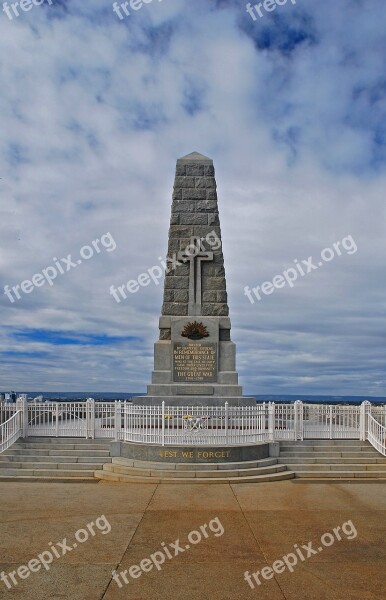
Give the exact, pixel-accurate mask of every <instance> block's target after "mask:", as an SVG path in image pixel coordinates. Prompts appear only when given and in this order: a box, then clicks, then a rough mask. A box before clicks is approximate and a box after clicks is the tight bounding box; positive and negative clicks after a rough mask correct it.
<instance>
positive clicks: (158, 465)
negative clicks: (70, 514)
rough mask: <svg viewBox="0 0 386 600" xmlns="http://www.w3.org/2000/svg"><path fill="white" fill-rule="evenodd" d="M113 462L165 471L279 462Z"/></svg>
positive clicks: (267, 460)
mask: <svg viewBox="0 0 386 600" xmlns="http://www.w3.org/2000/svg"><path fill="white" fill-rule="evenodd" d="M112 463H113V464H115V465H121V466H124V467H135V468H138V469H152V470H155V469H159V470H163V471H180V470H182V471H197V470H200V471H205V470H208V471H215V470H220V471H221V470H224V469H225V470H229V469H231V470H232V469H235V470H237V469H247V468H256V469H257V468H259V467H270V466H272V465H276V464H277V458H263V459H261V460H250V461H241V462H233V463H166V462H149V461H141V460H131V459H127V458H123V457H115V458H113V459H112Z"/></svg>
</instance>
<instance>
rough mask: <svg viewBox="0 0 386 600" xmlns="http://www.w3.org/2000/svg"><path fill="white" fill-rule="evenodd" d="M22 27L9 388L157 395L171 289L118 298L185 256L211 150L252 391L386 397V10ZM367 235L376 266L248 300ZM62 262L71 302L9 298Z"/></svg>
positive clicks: (40, 295) (3, 96)
mask: <svg viewBox="0 0 386 600" xmlns="http://www.w3.org/2000/svg"><path fill="white" fill-rule="evenodd" d="M0 8H1V6H0ZM8 12H9V11H8ZM19 12H20V15H19V16H18V17H16V15H15V14H14V13H13V12H10V15H11V17H12V20H11V19H10V18H9V17H8V16H7V14H6V12H3V11H0V57H1V58H0V86H1V87H0V89H1V92H0V131H1V136H0V177H1V179H0V240H1V254H0V289H1V294H0V311H1V321H0V389H1V390H3V391H8V390H9V389H10V388H12V389H17V390H18V391H23V390H36V391H59V390H62V391H64V390H68V391H85V392H86V391H87V392H89V391H117V392H144V391H145V389H146V384H147V383H149V381H150V373H151V370H152V359H153V343H154V341H155V340H156V338H157V336H158V317H159V314H160V308H161V303H162V285H158V286H156V285H151V286H148V287H146V288H141V289H140V290H139V291H138V292H137V293H136V294H131V295H130V297H128V298H127V300H125V301H122V302H121V303H119V304H118V303H117V302H116V301H115V300H114V298H113V297H112V296H111V295H110V293H109V289H110V286H111V285H115V286H119V285H122V284H123V283H125V282H127V281H128V280H130V279H136V278H137V277H138V275H139V274H140V273H141V272H143V271H146V270H147V269H149V268H151V267H152V266H153V265H157V264H158V263H159V259H158V257H160V256H164V255H165V253H166V248H167V231H168V226H169V218H170V204H171V193H172V186H173V179H174V171H175V161H176V159H177V158H178V157H180V156H183V155H185V154H188V153H190V152H192V151H199V152H201V153H203V154H205V155H207V156H209V157H211V158H213V160H214V164H215V168H216V176H217V184H218V194H219V209H220V217H221V226H222V236H223V249H224V255H225V263H226V274H227V286H228V292H229V304H230V311H231V318H232V325H233V328H232V331H233V339H234V341H236V342H237V345H238V368H239V372H240V376H241V383H242V384H243V386H244V392H245V393H255V394H264V393H270V394H340V395H343V394H348V395H369V396H371V395H373V396H384V395H386V394H385V379H386V378H385V358H386V357H385V333H384V332H385V297H386V294H385V292H386V290H385V287H386V286H385V268H384V265H385V258H386V236H385V224H386V214H385V213H386V201H385V190H386V67H385V56H386V38H385V22H386V5H385V2H384V0H371V1H370V2H369V1H368V0H339V1H336V0H323V2H321V1H320V0H297V2H296V3H295V4H294V3H292V2H291V1H290V0H288V3H287V4H286V5H283V6H277V7H276V9H275V10H274V11H272V12H270V13H268V12H265V13H263V17H259V16H256V14H255V17H256V20H253V19H252V17H251V16H250V15H249V14H248V13H247V12H246V7H245V2H243V1H240V0H233V1H232V0H194V2H193V0H163V1H162V2H161V1H159V0H153V1H152V2H148V3H147V4H144V5H143V7H142V8H140V9H139V10H136V11H133V10H131V9H130V15H129V16H127V17H126V16H125V18H124V19H119V16H118V15H117V14H116V13H114V12H113V7H112V3H111V2H110V0H87V1H85V0H53V4H52V5H50V4H49V2H48V0H45V1H44V3H43V4H42V5H41V6H31V10H29V11H28V12H23V11H21V10H20V9H19ZM121 14H122V13H121ZM123 14H124V13H123ZM104 234H110V235H109V236H106V235H105V237H104V238H103V239H104V241H105V242H106V243H105V246H103V245H101V244H100V251H99V252H97V251H96V250H95V249H94V250H95V251H94V255H93V256H92V257H91V258H87V259H83V260H82V263H81V264H78V263H77V260H78V259H79V257H80V250H81V249H82V248H83V247H84V246H90V247H91V249H92V241H93V240H96V239H101V238H102V236H103V235H104ZM347 236H352V239H353V240H355V244H356V247H357V251H356V252H355V253H351V254H349V253H348V252H346V251H344V250H343V251H342V253H341V256H338V255H336V256H335V257H334V258H333V259H332V260H330V262H328V263H327V262H326V263H324V264H323V266H322V267H318V269H316V270H313V271H312V272H311V273H309V274H307V275H305V276H304V277H300V276H299V278H298V280H297V281H296V282H295V284H294V287H292V288H290V287H289V286H288V285H287V286H286V287H284V288H282V289H275V291H274V293H272V294H270V295H262V299H261V300H260V301H259V300H257V299H255V300H256V301H255V302H254V304H252V303H251V302H250V301H249V300H248V298H247V297H246V296H245V294H244V288H245V286H249V287H250V288H253V287H256V286H259V285H260V286H261V284H262V283H264V282H265V281H272V280H273V278H274V277H275V276H277V275H280V274H282V273H283V271H284V270H286V269H288V268H290V267H294V260H295V259H297V260H298V261H299V263H300V264H301V261H302V260H307V259H308V257H310V256H313V260H315V261H316V264H317V263H318V261H319V262H320V256H321V252H322V250H323V249H325V248H333V244H334V243H336V242H338V241H341V240H343V239H344V238H346V237H347ZM108 240H110V241H111V240H113V241H114V244H112V243H111V244H110V245H109V244H108V243H107V242H108ZM114 246H116V248H115V249H114V250H113V249H112V248H113V247H114ZM87 252H89V251H87V250H85V251H83V254H86V255H87ZM69 254H71V260H72V262H73V263H74V264H75V265H76V266H73V267H71V266H70V265H69V263H68V262H67V263H66V262H65V261H62V259H64V258H67V257H68V255H69ZM55 262H58V263H59V264H60V265H61V266H62V270H63V271H64V272H63V274H61V273H59V274H58V276H57V278H56V279H55V281H54V282H53V285H52V286H50V285H48V283H47V282H45V283H44V284H43V285H42V282H41V279H39V278H37V279H36V278H35V280H36V281H37V283H38V284H40V285H35V286H34V287H33V288H31V287H28V285H27V284H25V286H24V288H25V289H26V290H27V292H28V293H27V292H23V291H19V295H20V299H17V298H15V294H14V292H12V293H9V294H10V297H9V296H8V295H6V294H3V290H4V289H5V286H9V288H10V289H12V287H14V286H17V285H20V284H21V283H22V282H23V281H26V280H31V278H32V277H33V276H34V275H36V274H39V273H42V272H43V269H47V268H48V267H51V268H52V266H54V265H55ZM67 268H69V270H68V271H67ZM9 288H8V289H9Z"/></svg>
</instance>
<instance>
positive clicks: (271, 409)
mask: <svg viewBox="0 0 386 600" xmlns="http://www.w3.org/2000/svg"><path fill="white" fill-rule="evenodd" d="M268 439H269V440H270V441H271V442H273V441H274V439H275V403H274V402H268Z"/></svg>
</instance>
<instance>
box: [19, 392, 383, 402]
mask: <svg viewBox="0 0 386 600" xmlns="http://www.w3.org/2000/svg"><path fill="white" fill-rule="evenodd" d="M20 393H23V392H20ZM24 393H26V394H27V395H28V397H29V398H35V397H36V396H43V400H44V401H46V402H47V401H55V400H56V401H61V402H71V401H72V402H74V401H75V400H85V399H86V398H94V400H100V401H101V400H104V401H105V402H114V400H131V398H133V397H138V396H145V395H146V394H136V393H131V392H130V393H126V394H120V393H114V392H24ZM251 396H252V397H253V398H256V402H282V403H290V402H295V400H302V401H303V402H309V403H315V404H361V403H362V402H363V401H364V400H369V401H370V402H372V403H373V404H386V397H380V396H378V397H375V396H311V395H306V396H304V395H301V394H299V395H297V396H296V395H293V394H292V395H285V394H282V395H275V394H272V395H269V394H262V395H255V394H251V395H250V396H249V397H251Z"/></svg>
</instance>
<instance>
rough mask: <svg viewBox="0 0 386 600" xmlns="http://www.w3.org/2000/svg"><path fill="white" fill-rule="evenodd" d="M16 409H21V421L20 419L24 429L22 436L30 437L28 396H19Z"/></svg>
mask: <svg viewBox="0 0 386 600" xmlns="http://www.w3.org/2000/svg"><path fill="white" fill-rule="evenodd" d="M16 410H17V411H18V410H21V421H20V425H21V427H20V428H21V430H22V437H23V438H27V437H28V402H27V398H18V399H17V400H16Z"/></svg>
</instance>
